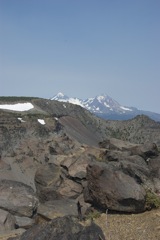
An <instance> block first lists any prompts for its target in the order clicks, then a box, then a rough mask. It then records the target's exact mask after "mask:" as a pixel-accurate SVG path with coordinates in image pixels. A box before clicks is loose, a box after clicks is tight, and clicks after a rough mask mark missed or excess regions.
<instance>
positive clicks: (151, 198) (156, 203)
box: [146, 189, 160, 209]
mask: <svg viewBox="0 0 160 240" xmlns="http://www.w3.org/2000/svg"><path fill="white" fill-rule="evenodd" d="M159 207H160V197H159V196H158V195H157V194H156V193H154V192H152V191H151V190H150V189H147V190H146V208H147V209H152V208H159Z"/></svg>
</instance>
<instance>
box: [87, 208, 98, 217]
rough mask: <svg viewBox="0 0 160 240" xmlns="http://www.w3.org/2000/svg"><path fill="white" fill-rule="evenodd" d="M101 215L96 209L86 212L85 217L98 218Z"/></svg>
mask: <svg viewBox="0 0 160 240" xmlns="http://www.w3.org/2000/svg"><path fill="white" fill-rule="evenodd" d="M100 216H101V213H100V212H98V211H97V210H95V209H94V210H92V211H90V212H89V213H88V214H87V217H86V218H87V219H96V218H99V217H100Z"/></svg>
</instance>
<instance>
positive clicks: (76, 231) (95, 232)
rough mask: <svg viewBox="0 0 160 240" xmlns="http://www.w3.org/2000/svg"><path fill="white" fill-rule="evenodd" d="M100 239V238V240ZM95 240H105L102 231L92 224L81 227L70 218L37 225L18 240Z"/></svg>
mask: <svg viewBox="0 0 160 240" xmlns="http://www.w3.org/2000/svg"><path fill="white" fill-rule="evenodd" d="M100 237H101V238H100ZM28 239H29V240H36V239H39V240H55V239H56V240H88V239H90V240H95V239H105V238H104V235H103V232H102V230H101V229H100V228H99V227H98V226H97V225H96V224H94V223H91V224H90V225H89V226H86V227H85V226H83V225H81V224H80V223H79V222H78V220H77V219H76V218H73V217H71V216H67V217H63V218H56V219H54V220H52V221H51V222H49V223H47V224H46V225H45V226H41V225H39V226H38V225H37V226H34V227H32V228H30V229H29V230H28V231H26V232H25V233H24V234H23V235H22V236H21V238H20V240H28Z"/></svg>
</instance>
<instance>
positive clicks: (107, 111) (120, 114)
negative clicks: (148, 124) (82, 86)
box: [51, 93, 160, 121]
mask: <svg viewBox="0 0 160 240" xmlns="http://www.w3.org/2000/svg"><path fill="white" fill-rule="evenodd" d="M51 100H57V101H60V102H69V103H72V104H77V105H80V106H81V107H83V108H85V109H87V110H89V111H90V112H92V113H94V114H95V115H97V116H99V117H101V118H104V119H111V120H127V119H131V118H134V117H135V116H137V115H141V114H143V115H147V116H149V117H151V118H152V119H154V120H155V121H160V114H158V113H153V112H149V111H143V110H138V109H137V108H135V107H126V106H122V105H121V104H119V103H118V102H117V101H115V100H114V99H113V98H111V97H110V96H108V95H107V94H102V95H100V96H96V97H94V98H87V99H86V100H82V99H79V98H76V97H75V98H73V97H71V98H70V97H68V96H66V95H64V94H63V93H58V94H57V95H55V96H54V97H53V98H51Z"/></svg>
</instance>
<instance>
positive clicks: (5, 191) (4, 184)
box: [0, 180, 38, 217]
mask: <svg viewBox="0 0 160 240" xmlns="http://www.w3.org/2000/svg"><path fill="white" fill-rule="evenodd" d="M0 193H1V194H0V208H2V209H5V210H7V211H8V212H10V213H12V214H14V215H17V216H26V217H31V216H32V215H33V214H34V212H35V211H36V209H37V207H38V199H37V198H36V196H35V193H34V191H33V189H32V188H31V187H29V186H27V185H25V184H23V183H20V182H16V181H11V180H1V181H0Z"/></svg>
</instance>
